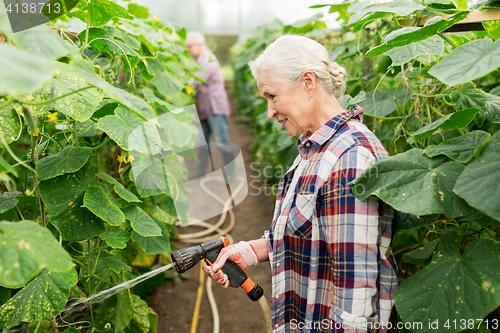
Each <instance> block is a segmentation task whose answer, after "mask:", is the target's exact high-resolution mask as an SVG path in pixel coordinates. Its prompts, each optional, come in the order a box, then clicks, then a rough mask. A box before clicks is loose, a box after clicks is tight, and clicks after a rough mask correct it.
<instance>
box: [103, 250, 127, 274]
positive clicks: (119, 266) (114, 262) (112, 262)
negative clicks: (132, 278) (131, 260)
mask: <svg viewBox="0 0 500 333" xmlns="http://www.w3.org/2000/svg"><path fill="white" fill-rule="evenodd" d="M99 260H102V261H104V262H105V263H106V265H107V266H108V267H109V269H110V270H111V271H113V272H115V273H117V274H118V273H120V272H121V271H127V272H132V268H130V266H129V265H127V264H126V263H124V262H123V261H121V260H119V259H117V258H116V257H115V256H113V255H111V254H109V253H101V256H100V257H99Z"/></svg>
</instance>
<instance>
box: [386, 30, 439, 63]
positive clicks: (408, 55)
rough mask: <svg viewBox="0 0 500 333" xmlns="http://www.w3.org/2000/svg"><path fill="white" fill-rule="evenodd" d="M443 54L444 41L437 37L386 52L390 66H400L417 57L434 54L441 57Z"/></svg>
mask: <svg viewBox="0 0 500 333" xmlns="http://www.w3.org/2000/svg"><path fill="white" fill-rule="evenodd" d="M443 53H444V41H443V39H442V38H441V37H439V36H432V37H430V38H428V39H426V40H423V41H420V42H416V43H411V44H407V45H404V46H400V47H395V48H393V49H391V50H389V51H387V52H385V54H387V55H388V56H389V57H391V59H392V66H400V65H403V64H405V63H407V62H408V61H411V60H413V59H415V58H416V57H418V56H419V55H426V54H434V55H441V54H443Z"/></svg>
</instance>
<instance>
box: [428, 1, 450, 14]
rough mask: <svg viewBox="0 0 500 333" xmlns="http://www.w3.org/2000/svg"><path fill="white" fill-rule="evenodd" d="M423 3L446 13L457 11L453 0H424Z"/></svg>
mask: <svg viewBox="0 0 500 333" xmlns="http://www.w3.org/2000/svg"><path fill="white" fill-rule="evenodd" d="M424 5H425V6H426V7H427V8H429V9H432V10H438V11H440V12H443V13H446V14H454V13H455V12H456V11H457V6H456V5H455V2H454V1H453V0H426V1H424Z"/></svg>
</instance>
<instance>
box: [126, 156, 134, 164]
mask: <svg viewBox="0 0 500 333" xmlns="http://www.w3.org/2000/svg"><path fill="white" fill-rule="evenodd" d="M133 160H135V158H134V156H129V157H128V158H127V163H132V161H133Z"/></svg>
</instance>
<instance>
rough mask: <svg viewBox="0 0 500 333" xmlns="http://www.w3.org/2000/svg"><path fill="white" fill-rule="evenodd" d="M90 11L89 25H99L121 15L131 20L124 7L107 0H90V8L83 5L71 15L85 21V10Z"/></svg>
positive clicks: (131, 17)
mask: <svg viewBox="0 0 500 333" xmlns="http://www.w3.org/2000/svg"><path fill="white" fill-rule="evenodd" d="M89 10H90V11H91V15H90V25H91V26H99V25H104V24H106V23H108V22H109V21H110V20H111V19H112V18H114V17H122V18H125V19H128V20H132V19H133V18H134V17H133V16H131V15H130V14H129V13H128V12H127V10H126V9H125V8H123V7H122V6H120V5H118V4H116V3H114V2H113V1H109V0H92V1H91V2H90V8H89V6H88V5H86V6H83V7H82V8H81V10H80V11H77V12H75V13H73V16H75V17H77V18H79V19H80V20H82V21H83V22H85V23H87V16H88V15H87V13H86V11H89Z"/></svg>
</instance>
